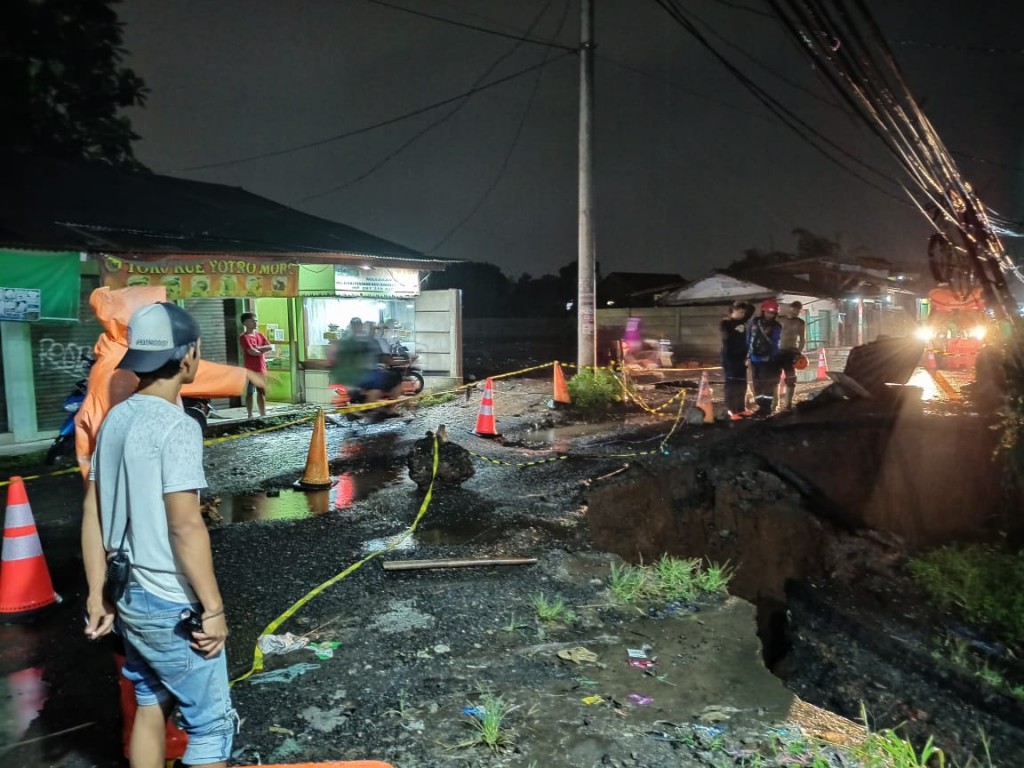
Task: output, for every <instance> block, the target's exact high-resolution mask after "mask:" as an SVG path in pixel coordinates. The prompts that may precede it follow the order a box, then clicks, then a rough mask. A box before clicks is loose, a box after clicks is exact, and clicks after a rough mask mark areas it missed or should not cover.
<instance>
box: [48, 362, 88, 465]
mask: <svg viewBox="0 0 1024 768" xmlns="http://www.w3.org/2000/svg"><path fill="white" fill-rule="evenodd" d="M95 362H96V361H95V360H94V359H93V358H92V357H90V356H89V355H88V354H86V353H85V352H82V356H81V358H80V359H79V363H80V365H81V367H82V376H83V377H82V378H81V379H79V380H78V381H76V382H75V385H74V387H73V388H72V389H71V392H70V393H69V394H68V396H67V397H65V398H64V410H65V411H66V412H67V414H68V415H67V418H65V419H64V423H63V424H61V426H60V431H59V432H58V433H57V437H56V438H54V440H53V444H52V445H50V447H49V449H48V450H47V451H46V463H47V464H48V465H53V464H63V463H64V462H65V460H67V458H68V457H69V456H71V455H72V454H73V453H74V452H75V415H76V414H77V413H78V411H79V410H81V408H82V403H84V402H85V393H86V392H87V391H88V387H89V371H91V370H92V366H93V363H95Z"/></svg>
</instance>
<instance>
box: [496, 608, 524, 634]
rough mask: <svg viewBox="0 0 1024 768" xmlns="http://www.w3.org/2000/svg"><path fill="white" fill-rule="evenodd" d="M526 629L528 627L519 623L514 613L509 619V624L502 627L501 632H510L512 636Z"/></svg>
mask: <svg viewBox="0 0 1024 768" xmlns="http://www.w3.org/2000/svg"><path fill="white" fill-rule="evenodd" d="M526 627H527V625H526V624H524V623H523V622H521V621H518V620H517V619H516V615H515V614H514V613H513V614H512V615H511V616H510V617H509V619H508V624H506V625H505V626H504V627H502V628H501V631H502V632H508V633H509V634H511V633H513V632H518V631H519V630H521V629H526Z"/></svg>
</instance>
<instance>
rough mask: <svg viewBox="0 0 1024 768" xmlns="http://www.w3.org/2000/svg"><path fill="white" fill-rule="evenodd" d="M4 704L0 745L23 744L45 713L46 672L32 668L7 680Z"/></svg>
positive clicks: (3, 686) (9, 676) (12, 675)
mask: <svg viewBox="0 0 1024 768" xmlns="http://www.w3.org/2000/svg"><path fill="white" fill-rule="evenodd" d="M0 687H2V689H3V695H2V696H0V703H2V708H3V711H4V715H3V717H0V744H5V745H9V744H13V743H15V742H17V741H20V740H21V739H22V738H23V737H24V736H25V734H26V733H28V728H29V726H30V725H31V724H32V721H33V720H35V719H36V718H37V717H38V716H39V713H40V712H42V710H43V705H44V704H46V699H47V685H46V683H45V682H43V668H42V667H30V668H28V669H23V670H21V671H20V672H14V673H12V674H10V675H6V676H5V677H4V682H3V685H2V686H0Z"/></svg>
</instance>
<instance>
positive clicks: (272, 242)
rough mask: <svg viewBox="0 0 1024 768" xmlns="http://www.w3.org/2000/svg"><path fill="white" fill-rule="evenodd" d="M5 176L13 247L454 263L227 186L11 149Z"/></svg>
mask: <svg viewBox="0 0 1024 768" xmlns="http://www.w3.org/2000/svg"><path fill="white" fill-rule="evenodd" d="M0 180H2V183H0V245H5V246H9V247H18V248H32V247H35V248H64V249H75V250H83V251H108V252H132V253H140V254H149V255H157V254H161V253H166V254H168V255H170V254H180V253H233V254H243V253H251V254H263V255H268V254H281V255H285V254H291V255H294V256H299V255H303V254H304V255H309V256H313V255H315V254H319V255H320V256H321V259H311V260H315V261H319V260H322V258H323V257H328V258H329V257H330V256H332V255H342V256H350V257H357V258H358V257H361V256H363V257H372V258H382V259H395V260H401V261H405V262H411V261H415V262H422V263H424V264H434V265H443V264H446V263H451V260H450V259H439V258H435V257H430V256H426V255H424V254H422V253H420V252H418V251H415V250H413V249H411V248H406V247H405V246H403V245H399V244H398V243H393V242H391V241H389V240H385V239H383V238H380V237H376V236H374V235H371V234H369V233H367V232H363V231H361V230H358V229H355V228H353V227H349V226H347V225H345V224H339V223H338V222H334V221H329V220H327V219H321V218H319V217H317V216H310V215H309V214H306V213H302V212H301V211H296V210H294V209H292V208H288V207H287V206H284V205H281V204H279V203H275V202H274V201H273V200H268V199H267V198H265V197H260V196H259V195H254V194H252V193H250V192H246V191H245V190H244V189H241V188H238V187H228V186H224V185H222V184H207V183H204V182H199V181H190V180H187V179H178V178H174V177H171V176H161V175H159V174H154V173H145V172H133V171H126V170H122V169H118V168H112V167H109V166H105V165H94V164H87V163H81V162H76V161H70V160H60V159H53V158H44V157H38V156H30V155H20V154H16V153H11V152H0ZM303 260H306V259H305V257H303Z"/></svg>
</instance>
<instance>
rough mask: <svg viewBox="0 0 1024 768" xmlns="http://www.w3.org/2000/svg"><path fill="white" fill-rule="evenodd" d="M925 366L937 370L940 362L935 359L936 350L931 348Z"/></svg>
mask: <svg viewBox="0 0 1024 768" xmlns="http://www.w3.org/2000/svg"><path fill="white" fill-rule="evenodd" d="M924 367H925V368H926V369H927V370H929V371H937V370H938V369H939V364H938V363H937V362H936V361H935V350H934V349H929V350H928V356H927V357H926V358H925V360H924Z"/></svg>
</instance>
